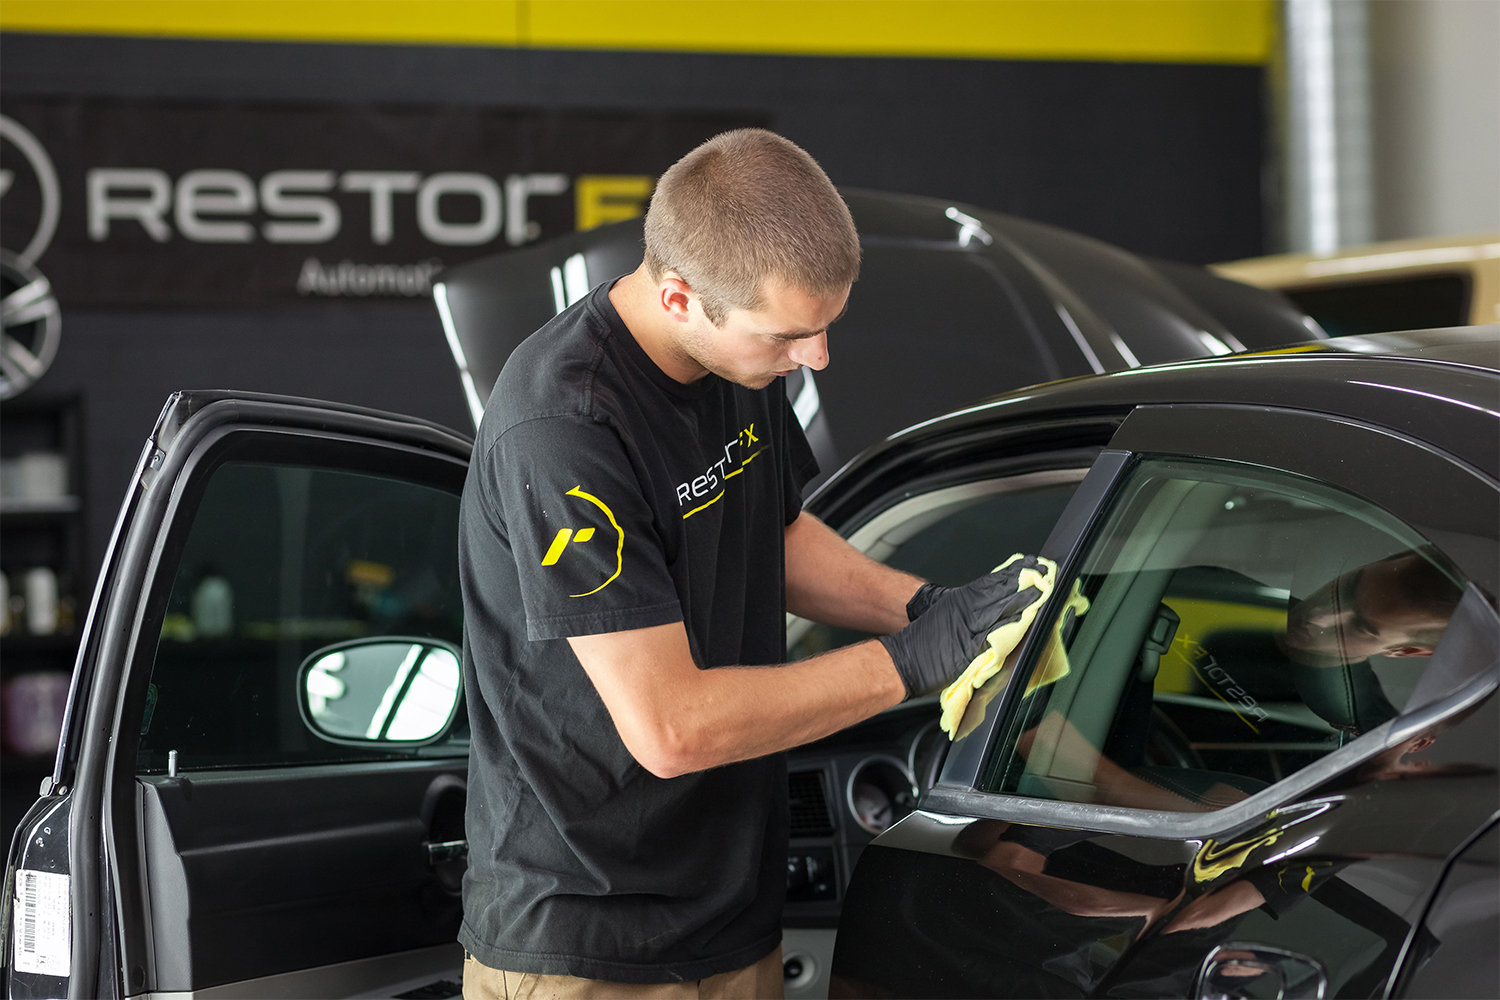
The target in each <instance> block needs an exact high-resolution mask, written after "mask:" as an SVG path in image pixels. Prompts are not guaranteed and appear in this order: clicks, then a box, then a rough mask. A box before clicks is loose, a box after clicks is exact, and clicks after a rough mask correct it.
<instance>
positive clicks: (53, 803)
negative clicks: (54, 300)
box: [4, 327, 1500, 998]
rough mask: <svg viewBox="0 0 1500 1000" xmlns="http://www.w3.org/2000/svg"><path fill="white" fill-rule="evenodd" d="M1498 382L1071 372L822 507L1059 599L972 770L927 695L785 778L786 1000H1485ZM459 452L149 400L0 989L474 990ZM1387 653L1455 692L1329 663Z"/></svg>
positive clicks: (307, 417) (915, 447) (223, 396)
mask: <svg viewBox="0 0 1500 1000" xmlns="http://www.w3.org/2000/svg"><path fill="white" fill-rule="evenodd" d="M1497 370H1500V329H1497V328H1494V327H1490V328H1482V329H1477V330H1476V329H1474V328H1470V329H1466V330H1457V331H1433V332H1427V333H1417V334H1405V335H1384V336H1379V337H1370V338H1361V339H1344V340H1339V341H1330V342H1325V343H1321V344H1301V345H1297V346H1294V347H1292V348H1288V349H1285V350H1280V351H1275V350H1273V351H1268V352H1265V353H1262V354H1259V355H1243V356H1234V357H1226V358H1218V359H1211V360H1205V361H1194V362H1184V363H1178V364H1169V365H1164V366H1160V367H1156V368H1150V369H1142V370H1139V371H1129V372H1122V373H1116V374H1109V375H1102V376H1091V377H1085V378H1078V379H1073V380H1068V381H1063V382H1058V383H1054V384H1051V385H1047V386H1041V387H1035V388H1031V389H1027V390H1023V391H1019V392H1015V393H1012V394H1009V395H1007V396H1002V397H999V398H997V399H994V400H991V401H988V402H985V403H983V404H981V405H977V406H974V407H970V408H967V409H964V410H960V411H957V412H955V413H952V414H950V415H948V416H946V417H943V418H941V419H938V420H934V421H929V422H926V423H924V424H920V425H918V426H915V427H913V428H911V429H909V430H907V431H904V432H902V433H900V434H896V435H894V436H892V437H891V438H889V439H888V440H886V441H885V442H883V443H882V444H880V445H879V446H878V447H876V448H873V449H871V450H869V451H867V452H866V453H865V454H863V455H862V456H861V457H860V458H859V459H857V460H856V461H854V462H853V463H851V464H850V465H849V466H848V467H847V468H845V469H843V470H842V471H841V472H840V473H839V474H838V475H837V476H835V477H834V478H832V479H831V480H829V481H828V482H827V483H826V484H825V485H824V486H823V487H821V488H820V489H819V490H818V492H817V493H816V494H815V495H814V496H812V497H811V498H810V500H809V502H808V506H809V508H810V509H811V510H812V511H814V512H815V513H816V514H818V515H819V516H820V517H822V518H824V519H825V520H826V521H827V522H829V523H830V524H832V525H834V526H835V527H837V528H838V529H839V530H840V531H841V532H843V533H844V534H845V535H846V536H848V537H849V538H851V539H852V540H853V541H854V542H855V543H856V544H857V545H858V546H859V547H861V548H862V549H864V550H865V551H867V552H869V553H871V554H872V555H875V556H877V557H879V558H881V559H884V560H886V561H888V562H890V563H892V564H896V565H900V566H903V567H905V568H909V569H912V570H915V571H917V572H920V573H922V574H924V575H926V576H928V577H930V578H932V579H934V580H936V581H938V582H943V583H957V582H961V581H964V580H967V579H969V578H971V577H972V576H974V575H977V574H978V573H980V572H983V571H984V570H986V569H988V568H989V567H990V566H992V565H994V564H996V563H998V562H1000V561H1001V560H1002V559H1004V558H1005V557H1006V556H1007V555H1008V554H1010V553H1011V552H1014V551H1038V550H1039V551H1040V552H1041V553H1042V554H1043V555H1045V556H1048V557H1050V558H1052V559H1054V560H1056V561H1057V563H1058V567H1059V569H1058V576H1057V579H1056V586H1055V587H1054V589H1053V592H1052V597H1051V599H1050V600H1049V602H1048V603H1047V605H1046V606H1045V607H1044V608H1043V610H1042V611H1041V613H1040V616H1039V617H1038V619H1037V621H1036V624H1035V625H1034V626H1033V628H1032V630H1031V632H1030V634H1029V638H1028V641H1027V642H1026V643H1025V645H1024V646H1023V647H1022V648H1021V649H1020V650H1019V651H1018V652H1017V654H1016V655H1015V656H1014V657H1013V658H1012V661H1011V662H1010V666H1009V667H1008V668H1007V669H1006V670H1004V671H1002V672H1001V673H1000V674H998V675H997V676H996V677H995V678H993V679H991V680H990V681H989V683H987V684H985V685H983V686H981V687H980V688H979V689H978V690H977V691H975V692H974V694H973V698H972V699H971V701H970V703H969V708H968V711H967V713H966V715H965V716H964V718H963V720H962V723H961V725H960V727H959V731H960V733H961V734H963V738H961V739H959V740H958V741H956V742H953V743H951V744H950V743H949V741H948V740H947V737H946V735H945V734H943V733H942V732H940V731H939V730H938V728H937V718H938V707H937V705H936V703H935V701H933V700H932V699H927V700H921V701H915V702H911V703H908V704H905V705H902V706H899V707H898V708H896V709H894V710H892V711H889V712H887V713H883V714H882V715H879V716H877V717H875V718H873V719H870V720H868V721H867V722H865V723H864V724H862V725H860V726H856V727H853V728H851V729H849V730H847V731H845V732H843V733H840V734H837V735H836V736H833V737H830V738H829V739H826V740H823V741H821V742H819V743H817V744H814V745H811V746H807V747H803V748H800V749H798V750H797V751H795V752H793V753H792V754H791V757H790V761H789V771H790V788H789V794H790V796H791V799H792V807H793V809H792V815H793V824H794V828H793V840H792V846H791V850H790V851H789V857H788V893H787V906H786V917H785V923H786V927H787V933H786V941H785V958H786V962H787V966H786V972H787V986H788V994H789V995H791V996H813V995H820V994H821V993H822V992H824V991H825V990H831V992H832V993H834V994H835V995H857V996H1012V997H1024V996H1039V995H1045V996H1083V995H1095V994H1098V995H1109V996H1194V997H1197V996H1276V995H1284V996H1322V995H1328V996H1335V995H1339V996H1372V995H1386V994H1388V993H1389V994H1398V995H1411V996H1430V995H1444V996H1457V995H1468V996H1493V995H1495V989H1494V986H1495V982H1496V976H1497V973H1496V966H1495V954H1494V947H1493V944H1494V940H1495V934H1496V926H1497V925H1496V920H1497V913H1496V911H1497V899H1496V887H1497V880H1496V827H1495V816H1496V810H1497V806H1500V794H1497V793H1500V782H1497V760H1496V757H1497V728H1500V727H1497V720H1496V717H1495V706H1496V703H1495V700H1494V698H1493V692H1494V689H1495V686H1496V680H1497V662H1496V650H1497V645H1500V617H1497V615H1496V609H1495V594H1496V593H1497V587H1500V565H1497V562H1500V559H1497V556H1500V543H1497V533H1500V486H1497V479H1500V374H1497ZM470 444H471V442H470V441H469V439H468V438H466V437H464V436H462V435H460V434H456V433H454V432H453V431H451V430H448V429H445V428H442V427H438V426H436V425H432V424H428V423H424V422H420V421H415V420H411V419H408V418H403V417H400V416H397V415H393V414H388V413H378V412H373V411H368V410H360V409H356V408H351V407H346V406H338V405H334V404H327V403H318V402H315V401H311V400H296V399H285V398H274V397H265V396H257V395H252V394H242V393H229V392H193V393H180V394H177V395H175V396H174V397H173V398H172V399H171V400H170V401H169V402H168V404H167V406H166V408H165V410H164V411H163V413H162V416H161V418H160V420H159V422H158V425H157V427H156V428H155V430H154V431H153V432H152V434H151V437H150V439H149V440H148V442H147V444H146V446H145V447H144V449H143V450H142V453H141V457H140V462H139V465H138V467H137V470H136V473H135V478H134V479H133V481H132V484H131V487H130V490H129V493H128V495H127V498H126V502H125V504H124V506H123V508H122V510H121V514H120V519H119V522H118V526H117V529H116V531H115V535H114V538H113V539H112V541H111V543H110V546H109V551H108V556H107V558H106V561H105V564H104V568H103V571H102V573H101V577H100V583H99V586H98V589H97V591H96V595H95V598H94V602H93V605H92V607H91V608H90V611H89V614H88V618H87V621H86V623H85V627H84V638H83V645H82V653H81V655H80V659H79V662H78V666H77V669H76V671H75V675H74V682H73V683H74V687H73V692H72V696H71V699H70V707H69V713H68V719H67V725H66V730H65V734H64V737H63V742H62V746H61V748H60V749H59V753H58V758H57V763H56V766H55V769H54V771H53V774H52V775H51V776H50V777H49V778H48V779H46V780H45V782H44V784H43V788H42V790H41V792H42V794H41V798H40V800H39V801H38V802H37V803H36V804H35V805H34V806H33V808H32V809H31V811H30V812H29V813H28V814H27V816H26V817H25V819H24V820H23V821H22V823H21V825H20V827H19V829H18V831H17V834H16V837H15V839H14V842H13V843H12V846H11V852H10V856H9V862H8V866H7V887H6V891H5V895H4V901H5V904H6V907H7V909H6V912H5V914H4V923H5V928H4V933H5V941H6V952H5V956H6V961H5V985H6V993H7V995H8V996H11V997H18V998H20V997H44V996H45V997H55V996H62V995H64V994H66V995H69V996H75V997H87V996H99V997H121V996H135V995H140V994H144V993H151V992H156V993H171V992H178V993H187V992H194V991H206V990H210V989H212V990H213V991H214V992H213V994H212V995H215V996H225V997H229V996H243V997H252V996H270V995H302V996H311V995H316V996H442V995H454V991H455V990H456V987H455V986H453V980H455V979H456V978H457V976H458V969H459V965H460V960H461V952H460V950H459V947H458V946H457V945H456V944H455V943H454V937H455V934H456V931H457V925H458V920H459V917H460V899H459V894H458V884H459V883H458V880H459V877H460V876H461V873H462V869H463V863H464V862H463V856H464V852H465V849H466V844H465V837H464V831H463V809H464V788H465V786H464V780H465V773H466V767H467V760H466V757H467V732H466V724H465V721H464V720H465V714H464V711H463V708H462V692H461V691H460V690H459V687H458V680H457V678H458V672H457V670H456V662H457V661H456V655H457V652H456V646H455V644H456V643H457V642H458V641H459V636H460V624H461V622H460V614H461V605H460V600H459V591H458V574H457V567H456V553H455V548H456V546H455V544H454V539H455V537H456V528H457V507H458V494H459V491H460V489H461V487H462V483H463V479H464V475H465V471H466V465H467V460H468V455H469V449H470ZM1392 567H1395V568H1394V569H1393V568H1392ZM1391 573H1395V574H1396V575H1397V576H1398V577H1401V576H1403V575H1404V574H1410V573H1415V576H1412V577H1411V578H1410V579H1412V580H1417V581H1418V582H1419V583H1420V585H1417V586H1412V585H1404V586H1399V587H1396V590H1395V591H1393V592H1392V593H1398V596H1399V597H1400V599H1399V600H1398V599H1396V597H1391V596H1389V595H1387V597H1386V600H1385V602H1384V604H1383V605H1381V606H1380V607H1379V608H1377V606H1376V604H1372V603H1370V600H1371V599H1370V598H1369V597H1368V595H1367V594H1366V592H1365V589H1364V588H1365V587H1366V583H1367V581H1366V580H1365V577H1369V578H1370V579H1377V580H1378V579H1384V578H1386V577H1388V576H1389V575H1390V574H1391ZM1409 582H1410V581H1408V583H1409ZM1381 593H1385V591H1377V596H1379V594H1381ZM1376 603H1379V602H1376ZM1414 607H1415V608H1419V609H1420V610H1421V613H1422V614H1423V615H1426V617H1425V618H1422V619H1420V621H1418V620H1417V619H1413V618H1411V615H1413V614H1416V612H1415V611H1413V610H1412V609H1413V608H1414ZM1309 608H1311V609H1312V611H1315V612H1317V615H1314V614H1312V613H1311V612H1309V611H1308V609H1309ZM1434 608H1436V610H1434ZM1299 609H1300V610H1299ZM1392 614H1398V617H1399V614H1406V615H1407V617H1406V618H1404V619H1401V620H1402V621H1404V622H1405V625H1404V626H1403V627H1405V628H1406V629H1407V631H1408V632H1409V633H1410V634H1406V633H1403V634H1402V638H1404V639H1406V640H1409V646H1414V645H1415V644H1417V643H1418V642H1422V643H1427V644H1429V645H1431V646H1434V647H1435V650H1434V651H1433V653H1432V655H1431V656H1430V657H1425V658H1424V657H1421V656H1410V655H1408V656H1402V657H1383V656H1370V657H1368V658H1365V659H1360V658H1358V657H1357V655H1356V654H1358V653H1360V652H1362V651H1363V649H1362V648H1360V649H1356V648H1354V647H1353V646H1352V645H1350V646H1348V648H1345V647H1344V646H1340V645H1339V643H1341V642H1343V641H1344V640H1343V638H1342V636H1343V635H1344V631H1343V630H1342V629H1335V630H1334V631H1333V632H1332V633H1326V632H1325V633H1318V634H1319V635H1324V636H1325V638H1324V640H1318V639H1317V638H1316V636H1313V638H1310V639H1309V638H1307V637H1306V636H1304V634H1303V633H1304V630H1305V629H1304V627H1305V628H1306V629H1311V628H1313V627H1314V626H1316V627H1318V628H1323V627H1324V625H1318V624H1317V623H1318V622H1319V621H1322V620H1323V618H1319V617H1318V615H1322V616H1323V617H1327V616H1330V615H1331V616H1332V619H1333V620H1335V623H1336V624H1337V623H1340V622H1342V621H1343V619H1344V618H1348V619H1349V621H1350V623H1351V629H1350V630H1349V632H1348V635H1349V636H1352V637H1356V639H1357V637H1358V636H1361V635H1363V634H1364V631H1369V630H1371V629H1373V630H1374V631H1373V632H1372V634H1374V635H1376V636H1377V637H1378V636H1379V635H1381V634H1383V633H1382V632H1381V630H1382V629H1384V628H1385V627H1386V625H1387V624H1388V619H1389V618H1390V616H1391V615H1392ZM1289 618H1290V619H1292V620H1293V624H1294V626H1295V627H1293V628H1291V629H1289V628H1288V622H1289ZM1304 619H1305V620H1304ZM1315 619H1316V620H1315ZM1356 619H1359V621H1358V622H1357V624H1358V625H1359V628H1357V629H1356V628H1354V627H1353V625H1354V624H1356V621H1355V620H1356ZM1364 619H1370V620H1369V621H1365V620H1364ZM1414 622H1415V624H1413V623H1414ZM1325 625H1326V623H1325ZM1418 625H1420V626H1421V628H1418ZM1424 629H1425V631H1423V630H1424ZM791 634H792V637H793V653H794V655H806V654H809V653H813V652H816V651H817V650H819V649H821V648H824V647H826V646H828V645H831V644H834V643H837V642H839V641H843V640H844V639H846V638H850V637H849V636H843V635H839V634H836V633H834V632H832V631H830V630H828V629H824V628H822V627H812V626H807V625H805V624H804V623H793V628H792V629H791ZM1309 634H1311V633H1309ZM1327 634H1333V635H1337V636H1340V637H1341V638H1340V639H1339V640H1338V641H1337V642H1335V643H1334V644H1333V646H1331V647H1330V646H1328V641H1327V640H1326V635H1327ZM1288 636H1293V638H1294V639H1295V642H1292V645H1290V646H1289V645H1288V643H1289V641H1291V640H1289V639H1288V638H1287V637H1288ZM1439 636H1440V637H1441V642H1438V641H1437V639H1438V638H1439ZM1319 641H1323V642H1324V646H1323V647H1319V645H1318V642H1319ZM1350 641H1351V642H1354V641H1355V639H1351V640H1350ZM1358 641H1360V642H1364V641H1366V640H1363V639H1359V640H1358ZM1293 647H1296V649H1297V650H1298V651H1299V652H1298V655H1291V654H1290V653H1289V650H1291V649H1293ZM1379 649H1380V650H1382V651H1384V652H1392V651H1394V652H1405V653H1408V654H1409V653H1412V652H1413V651H1414V650H1413V648H1407V647H1402V648H1396V647H1393V646H1391V643H1390V642H1386V643H1385V644H1384V645H1381V646H1379ZM1341 650H1342V651H1343V652H1342V653H1340V651H1341ZM1416 651H1417V652H1420V650H1416ZM1318 655H1322V657H1323V658H1322V660H1321V661H1320V660H1318V659H1317V656H1318ZM835 934H836V935H837V939H836V950H835V943H834V938H835ZM830 971H831V973H832V976H831V978H830Z"/></svg>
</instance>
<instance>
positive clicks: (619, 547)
mask: <svg viewBox="0 0 1500 1000" xmlns="http://www.w3.org/2000/svg"><path fill="white" fill-rule="evenodd" d="M565 495H566V496H570V497H578V498H579V499H581V500H587V501H588V502H589V503H591V504H593V505H594V506H595V507H598V508H599V509H600V510H602V511H603V512H604V516H605V517H607V518H609V523H610V526H611V527H612V528H614V530H615V571H614V572H613V573H611V574H610V575H609V579H607V580H605V581H604V582H603V583H601V584H599V586H597V587H595V588H594V589H593V590H586V591H584V592H583V593H581V594H569V595H568V596H569V597H588V596H589V595H590V594H597V593H599V591H601V590H603V589H604V588H605V587H608V586H609V585H610V584H611V583H614V582H615V580H616V579H618V578H619V576H620V571H621V570H623V569H624V568H625V559H624V556H625V529H623V528H621V527H620V522H619V521H616V520H615V513H614V511H612V510H610V509H609V506H608V505H607V504H605V502H604V501H603V500H600V499H599V498H598V497H596V496H594V495H593V494H592V493H585V492H584V491H583V487H582V486H575V487H573V488H572V489H571V490H569V491H568V492H567V493H566V494H565ZM593 537H594V529H593V528H579V529H577V530H576V531H575V530H574V529H572V528H560V529H558V532H557V534H556V535H554V536H553V538H552V544H551V545H549V546H547V553H546V555H544V556H542V565H543V566H556V565H557V562H558V560H559V559H561V558H562V557H563V552H565V551H566V550H567V548H568V544H569V543H570V542H571V543H572V544H574V545H581V544H583V543H584V542H587V541H589V540H590V539H592V538H593Z"/></svg>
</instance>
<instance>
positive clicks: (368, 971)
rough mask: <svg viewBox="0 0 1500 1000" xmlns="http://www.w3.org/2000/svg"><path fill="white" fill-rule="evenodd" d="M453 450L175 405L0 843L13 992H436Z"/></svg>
mask: <svg viewBox="0 0 1500 1000" xmlns="http://www.w3.org/2000/svg"><path fill="white" fill-rule="evenodd" d="M469 449H470V442H469V440H468V439H467V438H464V437H462V436H460V435H458V434H455V433H454V432H452V431H449V430H447V429H446V428H442V427H439V426H437V425H434V424H428V423H425V422H421V421H417V420H410V419H406V418H402V417H397V416H394V415H391V414H383V413H377V412H374V411H367V410H359V409H356V408H352V407H344V406H338V405H335V404H321V403H317V402H313V401H309V400H295V399H285V398H279V397H268V396H260V395H254V394H242V393H222V392H217V393H179V394H176V395H174V396H173V397H172V399H171V400H170V401H169V402H168V404H167V406H166V408H165V410H164V411H163V413H162V416H161V418H160V420H159V422H158V424H157V427H156V429H155V431H154V432H153V434H152V437H151V439H150V441H148V443H147V445H146V447H145V449H144V451H143V454H142V458H141V462H140V465H139V466H138V468H137V472H136V475H135V479H134V480H133V481H132V482H131V484H130V487H129V491H128V493H127V497H126V501H125V504H124V506H123V508H122V510H121V514H120V518H119V521H118V523H117V525H116V528H115V533H114V537H113V539H112V540H111V543H110V546H109V552H108V555H107V558H106V561H105V564H104V566H103V568H102V571H101V574H100V583H99V585H98V589H97V592H96V596H95V598H94V604H93V607H92V608H91V610H90V612H89V617H88V621H87V623H86V626H85V635H84V640H83V652H82V653H81V655H80V660H79V664H78V668H77V670H76V671H75V677H74V688H73V692H72V696H71V698H70V702H69V710H68V711H69V718H68V723H67V727H66V732H65V734H64V740H63V744H62V746H61V748H60V750H59V753H58V762H57V766H56V770H55V771H54V773H53V775H52V777H51V778H50V779H49V780H48V781H46V782H44V785H43V797H42V799H41V800H40V801H39V802H38V803H37V804H36V805H35V806H34V807H33V809H32V811H31V812H30V813H29V814H28V816H27V817H26V819H25V820H24V821H23V823H22V824H21V828H20V832H19V833H18V836H17V841H16V845H15V846H14V847H13V849H12V854H11V858H10V865H9V867H8V878H9V879H10V880H11V885H10V887H9V889H10V891H8V892H7V894H6V898H7V901H8V902H11V903H13V912H12V913H10V914H9V917H10V925H11V930H12V933H11V934H9V935H8V941H9V943H10V946H11V947H10V949H9V952H8V963H7V976H8V980H7V988H8V995H10V996H13V997H41V996H61V995H64V994H66V995H68V996H75V997H78V996H125V995H129V996H136V995H142V994H168V993H170V994H172V995H179V996H185V995H212V996H223V997H229V996H246V997H250V996H269V995H286V996H291V995H301V996H347V995H354V994H358V993H362V992H366V991H370V990H377V989H378V990H384V991H385V992H384V993H383V995H386V996H390V995H394V994H395V993H397V992H401V991H404V990H409V989H413V988H423V987H426V988H428V989H427V992H426V993H424V994H423V995H429V996H447V995H455V992H456V987H447V988H445V987H444V986H443V985H441V983H439V984H438V985H436V986H434V985H433V984H434V983H435V982H437V981H440V980H444V979H447V980H453V979H456V978H458V975H459V968H460V966H461V962H462V953H461V950H460V949H459V947H458V946H457V945H456V944H455V943H454V940H455V936H456V932H457V929H458V923H459V920H460V919H461V902H460V896H459V880H460V877H461V873H462V864H463V862H462V856H463V852H464V834H463V811H464V787H465V784H464V783H465V775H466V768H467V750H468V747H467V724H466V719H465V713H464V711H463V708H462V705H461V704H460V701H461V699H460V697H459V689H458V680H457V673H458V669H457V662H458V659H457V658H458V656H459V655H460V653H459V647H458V644H459V643H461V629H462V606H461V603H460V598H459V589H458V577H457V564H456V557H457V553H456V539H457V511H458V498H459V493H460V491H461V490H462V486H463V481H464V476H465V474H466V470H467V461H468V454H469Z"/></svg>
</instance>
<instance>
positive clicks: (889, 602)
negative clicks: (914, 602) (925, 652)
mask: <svg viewBox="0 0 1500 1000" xmlns="http://www.w3.org/2000/svg"><path fill="white" fill-rule="evenodd" d="M920 586H922V581H921V580H919V579H918V578H916V577H914V576H912V575H911V574H909V573H902V572H900V571H899V570H894V569H891V568H890V567H889V566H884V565H881V564H880V563H878V562H876V561H875V560H873V559H871V558H869V557H868V556H866V555H865V554H864V553H862V552H860V551H859V550H858V549H856V548H855V547H854V546H852V545H850V544H849V543H848V542H846V541H845V540H844V539H843V538H841V537H839V535H838V533H837V532H835V531H834V530H833V529H832V528H830V527H828V526H827V525H826V524H824V523H823V522H822V521H819V520H818V519H817V518H816V517H813V516H812V515H811V514H809V513H807V512H806V511H803V512H802V514H801V515H800V516H799V517H798V518H797V520H795V521H793V522H792V523H791V524H790V525H788V526H787V529H786V605H787V610H788V611H790V612H791V613H792V614H794V615H801V616H802V617H803V618H810V619H812V620H813V621H818V622H823V623H824V624H827V625H841V626H843V627H845V628H855V629H859V630H861V631H864V632H873V633H875V634H876V635H888V634H889V633H891V632H895V631H897V630H899V629H901V628H904V627H905V625H906V602H907V601H909V600H911V598H912V595H913V594H915V593H916V592H917V588H918V587H920Z"/></svg>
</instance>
